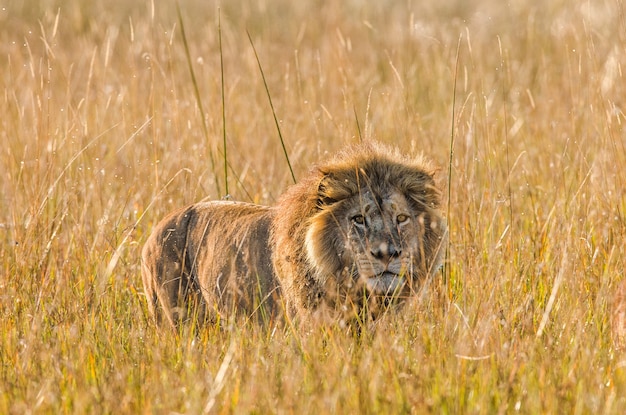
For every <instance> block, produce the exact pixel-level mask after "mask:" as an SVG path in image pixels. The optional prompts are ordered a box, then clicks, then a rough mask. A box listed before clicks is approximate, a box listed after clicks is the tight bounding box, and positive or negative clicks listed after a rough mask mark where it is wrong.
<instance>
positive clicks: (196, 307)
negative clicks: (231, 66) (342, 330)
mask: <svg viewBox="0 0 626 415" xmlns="http://www.w3.org/2000/svg"><path fill="white" fill-rule="evenodd" d="M435 172H436V169H435V167H434V166H433V165H432V163H431V162H430V161H428V160H427V159H426V158H425V157H423V156H416V157H409V156H406V155H403V154H402V153H401V152H400V151H399V150H398V149H392V148H391V147H388V146H386V145H383V144H381V143H378V142H373V141H372V142H365V143H362V144H358V145H352V146H349V147H347V148H346V149H344V150H343V151H341V152H339V153H338V154H336V155H335V156H334V157H331V158H330V159H329V160H328V161H326V162H323V163H320V164H319V165H317V166H316V167H314V168H313V169H311V170H310V172H309V173H308V175H307V176H306V177H305V178H304V179H303V180H301V181H300V182H299V183H297V184H295V185H293V186H291V187H289V188H288V189H287V190H286V192H285V193H284V194H283V195H282V196H281V197H280V198H279V200H278V203H277V204H276V205H275V206H272V207H268V206H260V205H255V204H250V203H243V202H233V201H210V202H199V203H196V204H193V205H191V206H188V207H185V208H183V209H181V210H178V211H175V212H173V213H171V214H170V215H169V216H167V217H166V218H165V219H163V220H162V221H161V222H160V223H159V224H158V225H157V226H156V227H155V229H154V231H153V233H152V234H151V236H150V237H149V238H148V240H147V242H146V244H145V246H144V248H143V251H142V278H143V283H144V288H145V293H146V296H147V300H148V309H149V312H150V314H151V315H152V316H153V317H154V319H155V320H156V321H157V322H159V323H160V322H162V321H166V322H167V323H166V324H169V325H170V326H172V327H174V328H176V327H178V326H179V325H180V324H181V323H182V322H184V321H188V320H193V321H195V322H201V323H206V322H216V321H219V320H222V319H228V318H231V317H233V316H245V318H253V317H255V316H256V317H257V318H259V319H260V320H264V321H275V319H282V318H284V316H286V317H288V318H289V319H290V320H289V321H291V320H292V319H296V320H298V321H299V322H301V323H302V324H308V323H310V322H314V321H316V320H317V318H318V317H319V318H320V319H323V320H326V319H331V321H337V322H340V323H348V324H352V323H353V322H355V321H365V320H368V321H373V320H375V319H377V318H378V317H379V316H380V315H381V314H382V313H383V312H384V311H385V310H386V309H387V308H388V307H389V306H391V305H392V304H402V303H404V302H405V301H406V300H407V299H408V298H411V297H413V296H415V294H416V293H417V292H418V291H419V289H420V287H421V286H422V284H423V282H424V281H426V280H427V279H428V278H430V277H432V276H433V275H434V274H435V273H436V271H437V270H438V268H439V267H440V265H441V263H442V260H443V249H442V246H443V245H444V242H445V240H446V237H447V227H446V223H445V220H444V218H443V216H442V214H441V210H440V208H441V206H440V205H441V191H440V189H439V188H438V187H437V185H436V183H435V178H434V175H435Z"/></svg>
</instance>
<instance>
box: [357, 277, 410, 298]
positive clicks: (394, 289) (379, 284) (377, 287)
mask: <svg viewBox="0 0 626 415" xmlns="http://www.w3.org/2000/svg"><path fill="white" fill-rule="evenodd" d="M405 283H406V279H405V278H404V277H402V276H400V275H398V274H394V273H392V272H383V273H382V274H379V275H376V276H374V277H369V278H366V279H365V285H366V286H367V289H368V291H369V292H371V293H372V294H375V295H385V296H391V295H393V294H394V293H399V292H400V291H401V289H402V287H403V286H404V284H405Z"/></svg>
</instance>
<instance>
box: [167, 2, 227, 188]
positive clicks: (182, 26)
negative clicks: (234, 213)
mask: <svg viewBox="0 0 626 415" xmlns="http://www.w3.org/2000/svg"><path fill="white" fill-rule="evenodd" d="M176 13H177V14H178V22H179V24H180V33H181V35H182V37H183V45H184V46H185V56H186V57H187V66H188V67H189V74H190V75H191V82H192V83H193V90H194V94H195V96H196V105H197V106H198V111H200V118H202V131H203V132H204V138H205V139H206V141H207V147H208V149H209V161H210V162H211V171H212V172H213V175H214V177H215V186H216V187H217V194H218V196H221V194H222V192H221V190H220V183H219V180H218V178H217V174H216V173H215V159H214V158H213V152H212V151H211V146H210V143H209V129H208V127H207V125H206V120H205V118H204V108H203V106H202V98H201V97H200V89H199V88H198V81H197V80H196V74H195V72H194V70H193V65H192V64H191V54H190V53H189V44H188V42H187V35H186V34H185V24H184V23H183V16H182V13H181V12H180V4H178V2H176Z"/></svg>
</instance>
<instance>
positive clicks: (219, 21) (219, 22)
mask: <svg viewBox="0 0 626 415" xmlns="http://www.w3.org/2000/svg"><path fill="white" fill-rule="evenodd" d="M217 33H218V39H219V43H220V78H221V87H222V90H221V93H222V139H223V143H222V145H223V147H224V185H225V187H226V197H229V195H230V191H229V189H228V148H227V146H226V98H225V95H226V92H225V91H224V52H223V51H222V11H221V9H220V8H218V9H217Z"/></svg>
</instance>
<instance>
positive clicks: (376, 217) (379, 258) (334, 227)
mask: <svg viewBox="0 0 626 415" xmlns="http://www.w3.org/2000/svg"><path fill="white" fill-rule="evenodd" d="M432 219H433V218H431V217H430V215H429V213H428V211H427V210H422V211H420V210H416V209H415V206H414V204H411V203H410V201H409V200H407V198H406V197H405V196H404V194H402V193H401V192H399V191H397V190H394V189H390V190H388V191H386V192H384V193H382V194H381V193H377V192H375V191H374V190H372V189H361V190H360V191H359V192H357V194H355V195H353V196H351V197H348V198H345V199H342V200H339V201H336V202H335V201H334V203H331V204H327V205H325V206H323V207H322V208H321V210H320V211H319V213H318V214H317V215H315V216H314V217H312V218H311V221H310V227H309V229H308V232H307V235H306V248H307V257H308V260H309V263H310V264H311V265H312V267H313V268H315V269H317V270H318V271H322V272H321V273H320V272H317V275H318V276H319V277H320V278H322V279H328V278H333V279H335V281H333V283H334V284H338V285H339V286H343V288H346V289H355V288H356V290H357V291H358V290H360V289H361V287H364V288H365V289H366V291H367V292H368V293H369V294H370V295H374V296H382V297H392V296H396V297H405V296H407V295H408V294H409V292H410V291H411V290H412V289H415V288H416V283H417V282H419V280H420V279H422V278H424V277H425V276H426V275H429V274H430V273H431V272H432V270H431V269H429V267H432V266H433V263H432V258H428V255H429V254H431V253H430V252H425V249H424V248H425V247H424V241H425V239H424V238H425V237H426V236H428V234H430V233H433V232H434V229H433V228H436V226H437V225H438V222H437V221H433V220H432ZM431 244H432V243H431Z"/></svg>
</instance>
